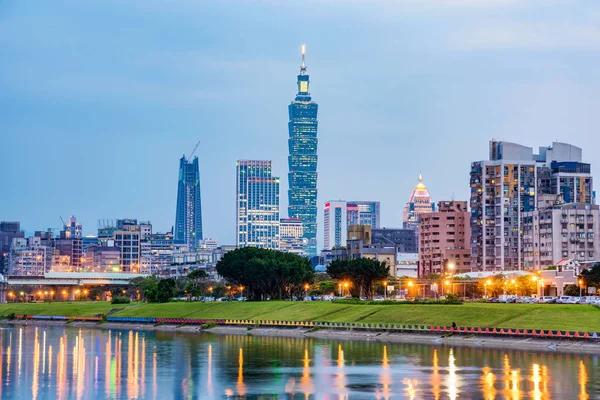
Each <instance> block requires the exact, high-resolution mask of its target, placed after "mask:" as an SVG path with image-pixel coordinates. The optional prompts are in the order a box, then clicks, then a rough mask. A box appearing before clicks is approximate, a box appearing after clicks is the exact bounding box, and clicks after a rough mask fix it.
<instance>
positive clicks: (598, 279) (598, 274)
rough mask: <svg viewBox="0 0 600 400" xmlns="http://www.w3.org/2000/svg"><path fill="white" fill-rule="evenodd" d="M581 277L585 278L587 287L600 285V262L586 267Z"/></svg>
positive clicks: (584, 281)
mask: <svg viewBox="0 0 600 400" xmlns="http://www.w3.org/2000/svg"><path fill="white" fill-rule="evenodd" d="M581 279H583V283H584V285H585V287H596V288H597V287H600V264H595V265H594V266H593V267H592V268H589V269H584V270H583V271H582V272H581Z"/></svg>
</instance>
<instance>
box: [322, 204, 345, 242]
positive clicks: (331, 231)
mask: <svg viewBox="0 0 600 400" xmlns="http://www.w3.org/2000/svg"><path fill="white" fill-rule="evenodd" d="M346 204H347V203H346V202H345V201H342V200H338V201H335V200H332V201H328V202H326V203H325V207H323V215H324V218H323V233H324V235H325V236H324V238H325V240H324V249H325V250H331V249H332V248H334V247H342V246H345V245H346V238H347V236H348V213H347V209H346Z"/></svg>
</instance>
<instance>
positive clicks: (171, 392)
mask: <svg viewBox="0 0 600 400" xmlns="http://www.w3.org/2000/svg"><path fill="white" fill-rule="evenodd" d="M0 357H1V362H0V376H1V378H2V385H1V386H0V398H2V399H54V398H58V399H71V398H73V399H80V398H81V399H104V398H110V399H113V398H116V399H138V398H139V399H145V398H148V399H161V400H162V399H227V398H229V399H242V398H246V399H486V400H487V399H489V400H492V399H514V400H517V399H540V400H541V399H559V400H582V399H600V365H599V359H600V355H584V354H583V355H578V354H556V353H543V352H531V351H520V350H494V349H481V348H468V347H450V346H434V345H407V344H384V343H378V342H365V341H352V342H351V341H337V340H317V339H311V338H307V339H304V338H283V337H278V338H275V337H252V336H235V335H216V334H209V333H207V334H192V333H188V334H186V333H174V332H153V331H139V332H138V331H132V330H114V329H113V330H108V329H87V328H74V327H62V326H61V327H58V326H50V327H43V326H31V325H30V326H14V327H11V326H6V327H4V328H0Z"/></svg>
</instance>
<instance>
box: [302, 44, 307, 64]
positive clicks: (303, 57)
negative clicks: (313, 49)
mask: <svg viewBox="0 0 600 400" xmlns="http://www.w3.org/2000/svg"><path fill="white" fill-rule="evenodd" d="M305 60H306V44H303V45H302V68H304V67H306V64H305Z"/></svg>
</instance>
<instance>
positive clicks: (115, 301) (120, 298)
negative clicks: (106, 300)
mask: <svg viewBox="0 0 600 400" xmlns="http://www.w3.org/2000/svg"><path fill="white" fill-rule="evenodd" d="M129 303H131V299H130V298H129V297H123V296H115V297H113V298H112V300H111V301H110V304H129Z"/></svg>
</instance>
